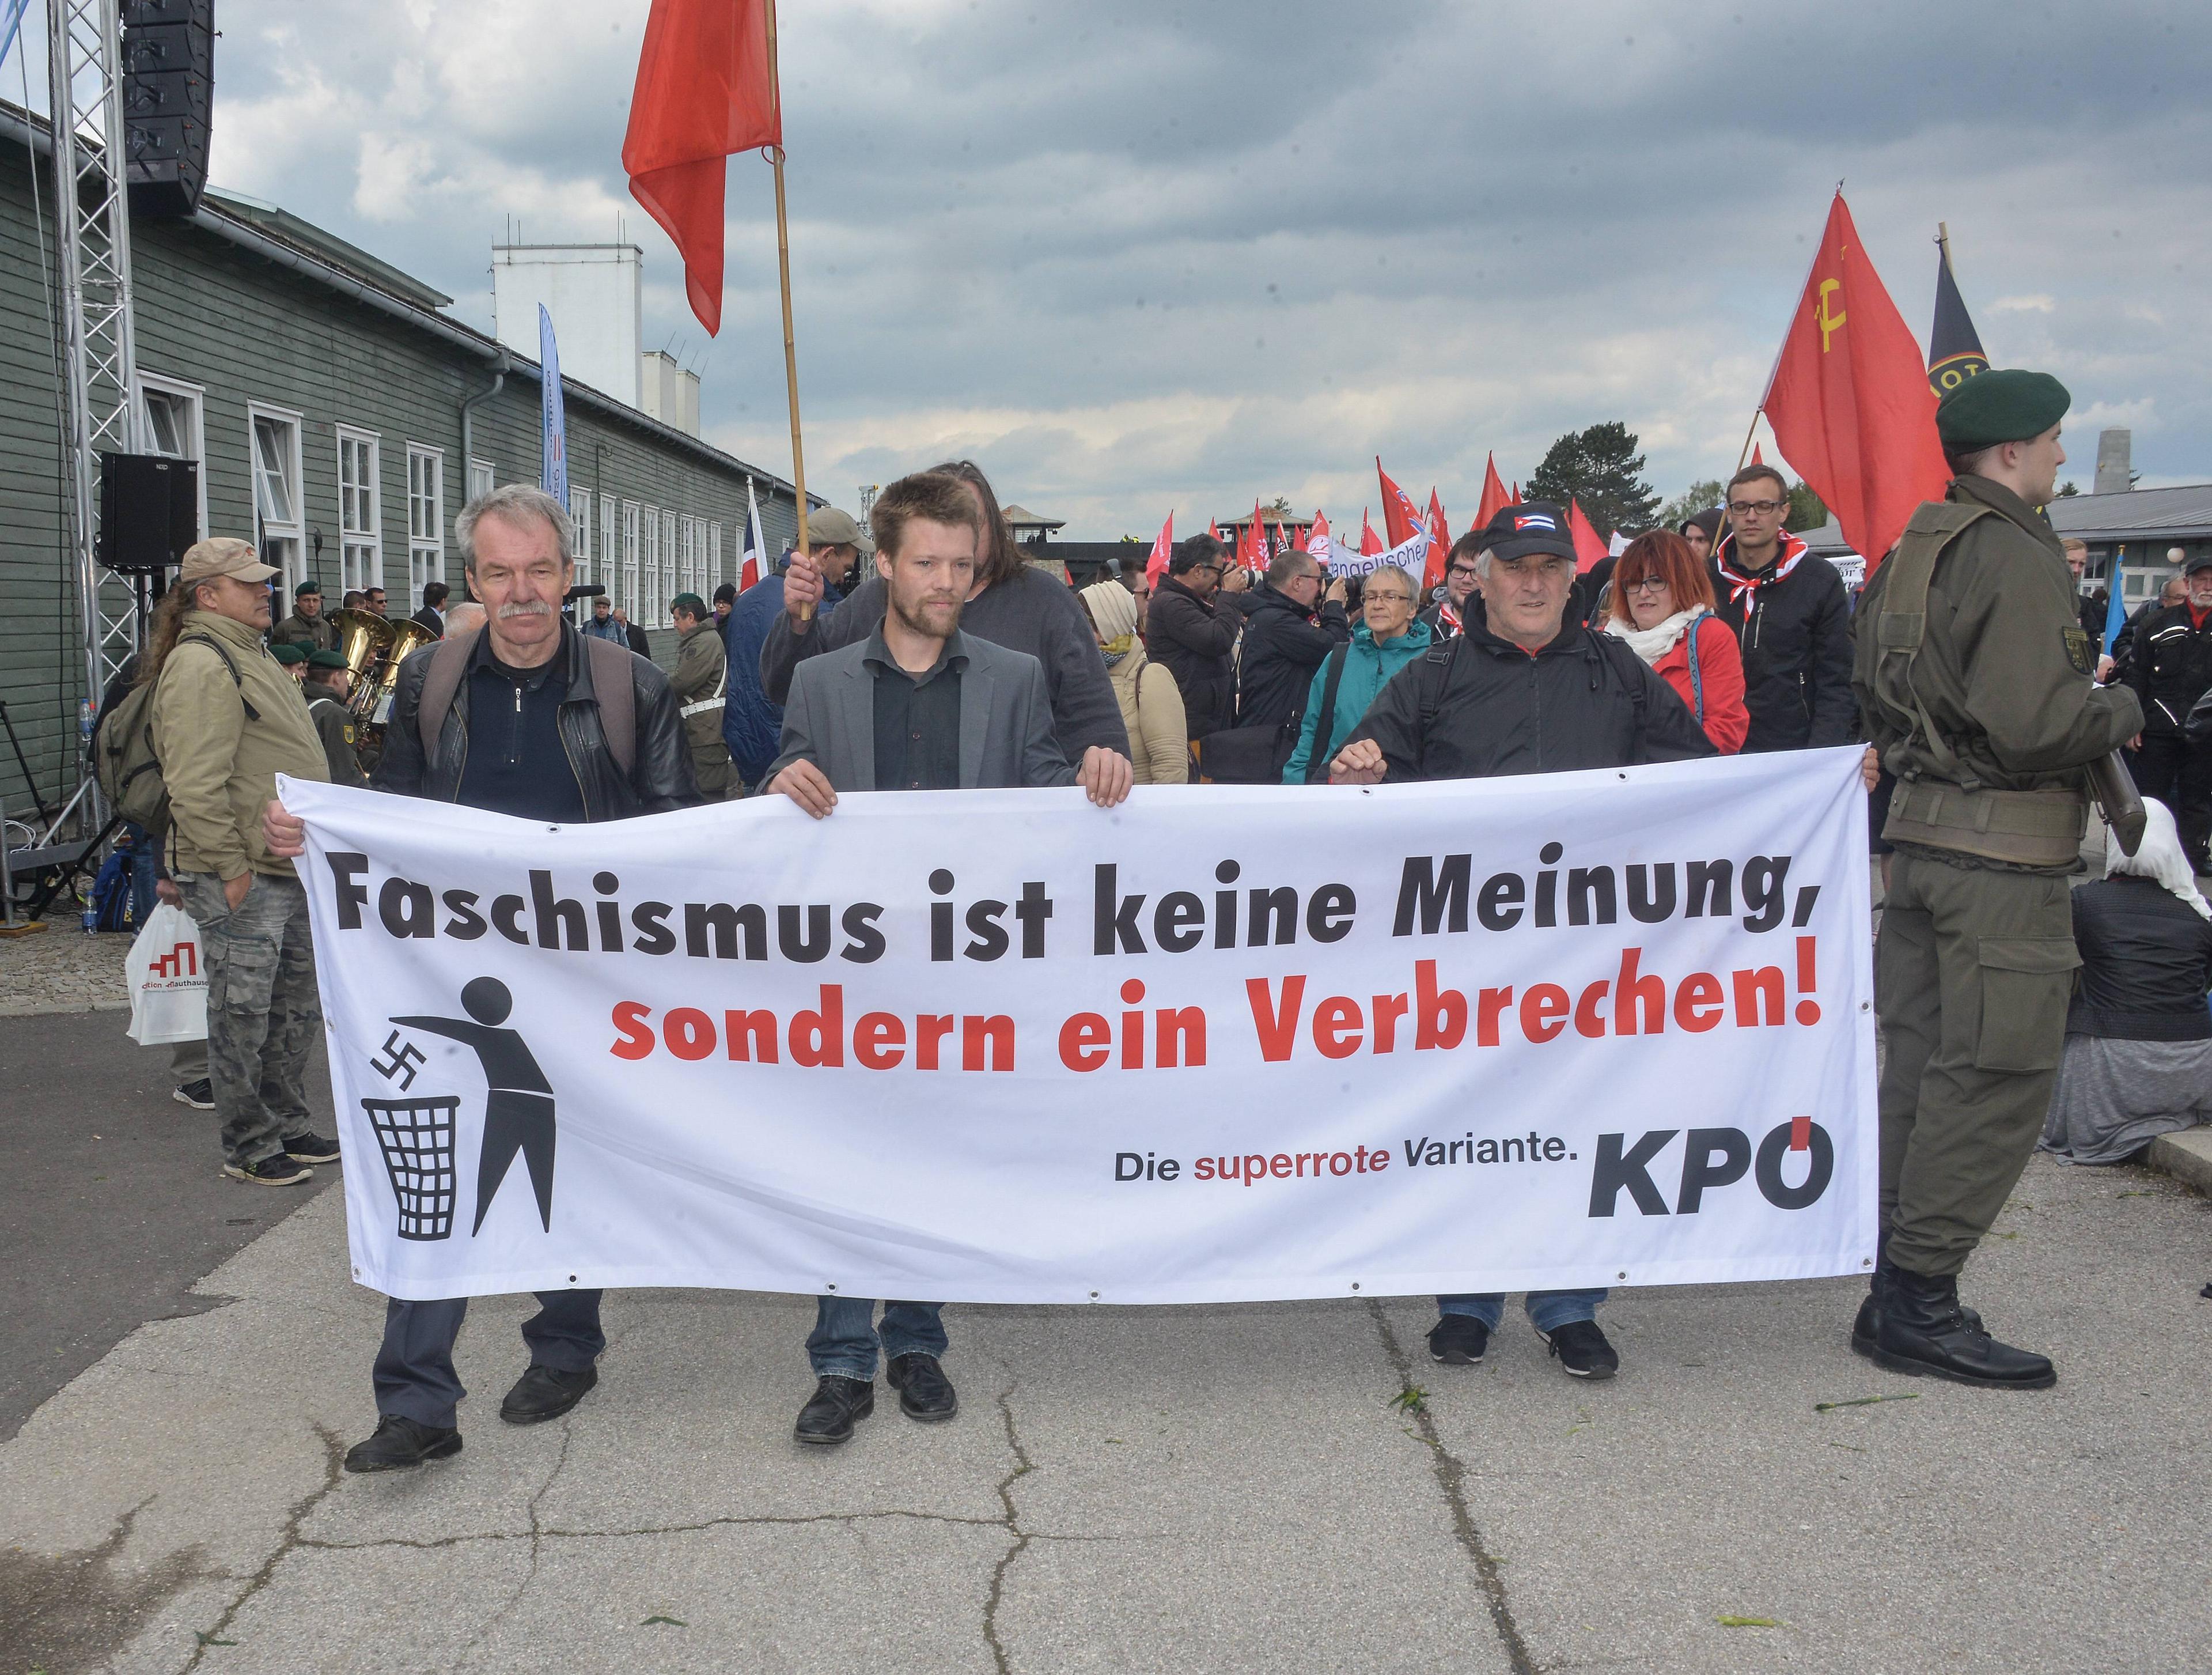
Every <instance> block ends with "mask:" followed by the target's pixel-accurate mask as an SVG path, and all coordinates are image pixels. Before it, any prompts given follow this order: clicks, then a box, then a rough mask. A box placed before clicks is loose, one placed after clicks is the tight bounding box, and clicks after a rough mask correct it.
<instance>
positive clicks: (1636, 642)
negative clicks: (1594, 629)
mask: <svg viewBox="0 0 2212 1675" xmlns="http://www.w3.org/2000/svg"><path fill="white" fill-rule="evenodd" d="M1704 615H1705V606H1702V605H1692V606H1691V607H1690V608H1689V609H1688V610H1686V611H1677V612H1675V613H1674V615H1673V616H1671V617H1669V618H1667V620H1666V621H1664V622H1662V623H1654V624H1652V625H1651V626H1650V627H1649V628H1638V627H1637V626H1636V625H1635V624H1633V623H1625V622H1623V621H1621V619H1620V618H1618V617H1607V618H1606V619H1605V631H1606V632H1607V633H1608V634H1610V635H1612V636H1613V637H1614V638H1615V639H1619V640H1626V641H1627V642H1628V649H1630V650H1631V651H1632V652H1634V653H1635V654H1636V655H1638V657H1641V658H1642V659H1643V660H1644V663H1645V665H1646V666H1647V667H1648V666H1650V665H1652V664H1656V662H1658V661H1659V660H1660V659H1661V658H1662V657H1664V656H1665V655H1667V654H1668V652H1670V651H1672V650H1674V643H1675V642H1676V641H1678V640H1680V638H1681V637H1682V636H1683V634H1684V632H1685V631H1686V630H1688V628H1689V626H1690V624H1692V623H1694V622H1696V621H1697V619H1698V618H1699V617H1702V616H1704Z"/></svg>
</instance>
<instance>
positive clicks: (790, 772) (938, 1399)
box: [761, 472, 1130, 1443]
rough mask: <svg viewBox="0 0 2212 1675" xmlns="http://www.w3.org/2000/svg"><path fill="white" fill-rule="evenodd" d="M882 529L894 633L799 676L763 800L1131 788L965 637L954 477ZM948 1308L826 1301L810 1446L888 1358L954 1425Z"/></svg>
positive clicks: (857, 1406) (881, 520)
mask: <svg viewBox="0 0 2212 1675" xmlns="http://www.w3.org/2000/svg"><path fill="white" fill-rule="evenodd" d="M869 522H870V524H871V526H872V527H873V529H874V532H875V538H876V573H877V574H878V576H882V577H883V579H884V588H885V594H886V598H885V609H884V619H883V622H882V624H880V625H879V626H878V628H877V629H876V630H875V631H874V632H872V634H870V635H869V636H868V637H867V638H866V640H862V641H857V642H855V643H853V644H851V645H848V646H843V647H841V648H840V649H837V650H836V651H830V652H824V653H823V654H822V655H819V656H817V657H810V658H807V659H806V660H805V661H803V662H801V663H800V664H799V668H798V671H797V673H795V674H794V675H793V678H792V684H791V692H790V696H789V697H788V698H787V701H786V703H785V704H784V710H783V737H782V741H781V746H780V748H779V749H778V752H777V754H776V758H775V762H774V763H772V764H770V765H769V770H768V772H767V773H766V774H765V775H764V776H763V779H762V784H761V789H762V791H763V793H764V794H776V793H780V794H781V795H785V796H787V797H789V798H790V799H791V800H792V801H793V802H795V803H797V804H798V805H799V807H801V808H804V809H805V811H806V812H807V813H810V814H811V815H813V816H814V817H815V819H823V817H825V816H826V815H828V814H829V812H830V811H831V810H832V809H834V808H836V806H837V797H838V794H839V793H840V792H844V791H853V792H866V791H949V790H1003V789H1014V788H1020V787H1028V786H1046V785H1080V786H1082V787H1083V789H1084V791H1085V794H1086V795H1088V796H1089V797H1090V799H1091V801H1092V802H1094V803H1096V804H1097V805H1098V806H1099V807H1101V808H1110V807H1113V806H1114V805H1115V803H1118V802H1120V801H1121V800H1122V799H1123V798H1124V797H1126V796H1127V795H1129V780H1130V769H1129V759H1128V758H1127V757H1126V756H1123V755H1121V754H1120V753H1118V752H1115V751H1111V750H1108V749H1106V748H1104V747H1103V746H1092V747H1091V749H1089V750H1086V751H1085V752H1084V753H1083V760H1082V763H1081V764H1079V765H1077V766H1071V765H1070V764H1069V763H1068V760H1067V758H1066V756H1064V755H1063V754H1061V752H1060V745H1059V743H1058V741H1057V740H1055V739H1054V736H1053V725H1052V703H1051V699H1050V697H1049V695H1048V692H1047V690H1046V686H1045V679H1044V666H1043V665H1042V664H1041V663H1039V662H1038V661H1037V660H1036V658H1034V657H1032V656H1030V655H1029V654H1028V653H1027V652H1022V651H1009V650H1007V649H1006V648H1005V647H1003V646H997V645H994V644H992V643H990V642H989V641H988V640H975V639H970V638H969V637H968V636H965V635H963V634H962V633H961V631H960V607H961V606H963V604H965V603H966V602H967V599H968V594H969V588H972V587H973V586H974V584H975V554H976V549H977V547H978V545H980V544H981V537H982V529H981V522H980V520H979V515H978V514H977V512H976V509H975V498H974V496H971V495H969V492H968V490H967V488H966V486H965V485H964V484H963V483H962V482H961V481H960V480H959V479H958V478H955V477H951V476H947V475H945V474H943V473H940V472H921V473H919V474H917V475H915V476H913V477H906V478H900V479H899V481H897V482H896V483H894V484H891V485H890V487H889V488H887V489H885V490H884V491H883V493H882V494H880V495H879V496H877V498H876V503H875V506H874V508H873V509H872V511H871V513H870V515H869ZM943 1309H944V1305H942V1304H941V1303H915V1302H889V1303H885V1304H884V1314H883V1324H882V1326H881V1328H880V1329H878V1327H877V1326H876V1325H875V1324H874V1323H875V1312H876V1305H875V1301H874V1300H873V1299H872V1298H867V1297H843V1296H836V1297H823V1298H821V1299H820V1300H818V1301H817V1304H816V1306H815V1316H814V1330H813V1331H812V1332H811V1333H810V1334H809V1335H808V1337H807V1339H806V1354H807V1358H808V1360H809V1361H811V1362H812V1364H813V1367H814V1375H815V1380H816V1383H815V1390H814V1394H813V1395H812V1396H811V1397H810V1398H808V1400H807V1403H806V1405H805V1407H803V1408H801V1409H800V1410H799V1425H798V1435H799V1440H800V1441H801V1442H819V1443H832V1442H842V1441H844V1440H847V1439H848V1438H849V1437H850V1436H851V1435H852V1434H853V1425H854V1421H856V1420H860V1419H865V1418H866V1417H867V1416H868V1415H870V1414H871V1413H872V1412H874V1411H875V1406H876V1386H875V1378H876V1355H877V1350H878V1347H880V1348H881V1349H882V1351H883V1353H884V1358H885V1360H884V1376H885V1377H886V1378H887V1379H888V1380H890V1385H891V1387H892V1388H893V1389H895V1390H896V1391H897V1392H899V1410H900V1411H902V1413H904V1414H906V1415H907V1416H908V1417H909V1418H913V1419H950V1418H951V1417H952V1416H953V1415H954V1413H956V1412H957V1411H958V1410H959V1398H958V1397H957V1396H956V1395H955V1394H954V1392H953V1389H952V1384H951V1380H948V1379H947V1378H946V1377H945V1369H944V1367H942V1365H940V1362H941V1361H942V1360H943V1357H944V1355H945V1346H946V1339H945V1325H944V1321H943V1319H942V1318H941V1317H942V1314H943Z"/></svg>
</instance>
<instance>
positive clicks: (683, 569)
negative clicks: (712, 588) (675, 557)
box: [676, 512, 699, 594]
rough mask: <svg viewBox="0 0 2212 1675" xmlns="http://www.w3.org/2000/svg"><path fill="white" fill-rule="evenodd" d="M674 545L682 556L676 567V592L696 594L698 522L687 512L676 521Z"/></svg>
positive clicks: (697, 587)
mask: <svg viewBox="0 0 2212 1675" xmlns="http://www.w3.org/2000/svg"><path fill="white" fill-rule="evenodd" d="M676 544H677V548H678V551H680V552H681V553H682V555H683V557H682V559H681V562H680V563H678V567H677V568H678V582H677V588H678V592H680V593H686V594H696V593H697V592H698V591H699V520H698V519H696V518H695V517H693V516H692V515H690V513H689V512H686V513H684V515H683V516H681V517H679V518H678V519H677V521H676Z"/></svg>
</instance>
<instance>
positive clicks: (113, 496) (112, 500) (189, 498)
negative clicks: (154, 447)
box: [94, 454, 200, 576]
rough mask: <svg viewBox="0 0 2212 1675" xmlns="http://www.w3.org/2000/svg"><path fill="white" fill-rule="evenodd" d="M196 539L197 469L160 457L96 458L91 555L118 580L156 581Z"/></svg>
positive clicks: (188, 463)
mask: <svg viewBox="0 0 2212 1675" xmlns="http://www.w3.org/2000/svg"><path fill="white" fill-rule="evenodd" d="M199 538H200V468H199V462H198V461H197V460H172V459H170V458H168V457H167V455H166V454H101V455H100V539H99V542H98V544H97V545H96V547H95V549H94V556H95V557H98V558H99V560H100V563H102V564H105V565H106V567H107V568H108V569H112V570H113V571H115V572H116V573H117V574H118V575H120V576H159V575H160V574H161V572H162V571H163V570H164V569H167V568H168V566H170V565H172V564H173V563H176V562H177V561H178V560H179V558H180V557H183V556H184V551H185V548H186V547H188V546H190V545H191V544H192V543H193V542H194V541H197V539H199Z"/></svg>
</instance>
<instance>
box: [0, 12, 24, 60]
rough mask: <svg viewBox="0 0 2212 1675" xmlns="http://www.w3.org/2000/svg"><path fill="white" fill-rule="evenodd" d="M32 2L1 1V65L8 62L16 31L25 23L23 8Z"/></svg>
mask: <svg viewBox="0 0 2212 1675" xmlns="http://www.w3.org/2000/svg"><path fill="white" fill-rule="evenodd" d="M30 3H31V0H0V64H5V63H7V62H8V49H9V47H11V46H14V45H15V31H16V29H17V28H18V27H20V26H21V23H22V21H23V8H24V7H26V6H27V5H29V4H30Z"/></svg>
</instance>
